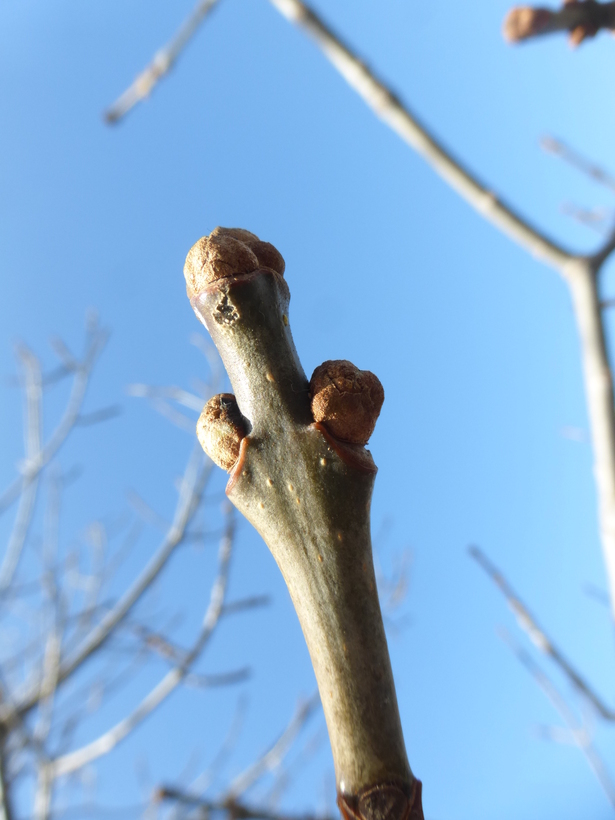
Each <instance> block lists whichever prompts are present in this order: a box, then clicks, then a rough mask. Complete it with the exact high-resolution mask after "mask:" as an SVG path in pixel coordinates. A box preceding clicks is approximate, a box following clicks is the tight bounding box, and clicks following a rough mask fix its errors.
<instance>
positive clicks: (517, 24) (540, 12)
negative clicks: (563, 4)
mask: <svg viewBox="0 0 615 820" xmlns="http://www.w3.org/2000/svg"><path fill="white" fill-rule="evenodd" d="M552 16H553V12H552V11H549V9H533V8H531V7H530V6H517V7H516V8H514V9H511V10H510V11H509V12H508V14H507V15H506V19H505V20H504V25H503V27H502V33H503V35H504V38H505V39H506V40H508V42H509V43H518V42H519V41H520V40H526V39H527V38H528V37H535V36H536V35H537V34H540V32H541V30H542V29H543V28H544V27H545V26H546V25H547V23H549V22H550V20H551V17H552Z"/></svg>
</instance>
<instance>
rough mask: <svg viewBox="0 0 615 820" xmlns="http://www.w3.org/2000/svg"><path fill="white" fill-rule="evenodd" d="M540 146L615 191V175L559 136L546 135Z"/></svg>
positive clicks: (594, 180)
mask: <svg viewBox="0 0 615 820" xmlns="http://www.w3.org/2000/svg"><path fill="white" fill-rule="evenodd" d="M540 147H541V148H542V149H543V150H545V151H546V152H547V153H548V154H553V155H554V156H556V157H559V158H560V159H562V160H563V161H564V162H567V163H568V165H571V166H572V167H573V168H576V169H577V170H578V171H581V172H582V173H583V174H585V175H586V176H588V177H589V178H590V179H591V180H592V181H593V182H597V183H599V184H600V185H604V186H605V188H608V189H609V190H610V191H612V192H613V193H615V176H612V174H610V173H609V172H608V171H605V170H604V168H601V167H600V166H599V165H596V163H595V162H593V161H592V160H590V159H587V157H584V156H583V154H580V153H579V152H578V151H575V150H574V148H570V147H569V146H568V145H566V143H565V142H563V141H562V140H560V139H558V138H557V137H551V136H544V137H543V138H542V139H541V140H540Z"/></svg>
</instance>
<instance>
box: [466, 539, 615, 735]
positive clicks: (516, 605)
mask: <svg viewBox="0 0 615 820" xmlns="http://www.w3.org/2000/svg"><path fill="white" fill-rule="evenodd" d="M469 552H470V555H471V556H472V558H474V560H475V561H476V563H477V564H478V565H479V566H480V567H482V569H483V570H484V571H485V572H486V573H487V575H488V576H489V577H490V578H491V580H492V581H493V582H494V583H495V584H496V586H497V587H498V589H499V590H500V591H501V592H502V594H503V595H504V597H505V598H506V601H507V602H508V605H509V607H510V608H511V609H512V611H513V612H514V614H515V616H516V618H517V623H518V624H519V626H520V628H521V629H522V630H523V631H524V632H525V633H526V635H527V636H528V637H529V639H530V640H531V641H532V643H533V644H534V646H536V648H537V649H539V650H540V651H541V652H542V653H543V654H544V655H547V656H548V657H549V658H551V660H552V661H553V662H554V663H555V664H556V666H557V667H558V668H559V669H560V670H561V671H562V672H563V673H564V675H565V676H566V678H567V679H568V680H569V681H570V683H571V684H572V685H573V686H574V688H575V689H576V690H577V691H578V692H580V693H581V694H582V695H583V696H584V697H585V698H587V700H588V701H589V702H590V703H591V704H592V705H593V706H594V708H595V709H596V711H597V712H598V713H599V714H600V716H601V717H603V718H604V719H605V720H608V721H612V720H615V711H613V710H612V709H609V707H608V706H606V705H605V704H604V702H603V701H602V699H601V698H600V697H598V695H597V694H596V693H595V692H594V691H593V689H592V688H591V687H590V686H589V684H588V683H587V682H586V681H585V680H584V679H583V678H582V677H581V675H579V673H578V672H577V671H576V670H575V669H574V667H573V666H572V664H571V663H570V662H569V661H568V660H567V659H566V658H565V657H564V656H563V655H562V653H561V652H560V650H559V649H558V648H557V647H556V646H555V645H554V644H553V641H551V639H550V638H549V637H548V636H547V634H546V633H545V631H544V630H543V629H542V628H541V627H540V626H539V625H538V623H537V622H536V619H535V618H534V616H533V615H532V614H531V613H530V612H529V610H528V608H527V607H526V606H525V604H524V603H523V601H521V599H520V598H519V596H518V595H517V594H516V593H515V592H514V590H513V589H512V587H511V586H510V584H509V583H508V581H507V580H506V578H504V576H503V575H502V573H501V572H500V571H499V570H498V569H497V567H496V566H495V565H494V564H493V563H492V562H491V561H490V560H489V558H487V556H486V555H485V554H484V552H482V550H480V549H479V548H478V547H475V546H472V547H470V548H469Z"/></svg>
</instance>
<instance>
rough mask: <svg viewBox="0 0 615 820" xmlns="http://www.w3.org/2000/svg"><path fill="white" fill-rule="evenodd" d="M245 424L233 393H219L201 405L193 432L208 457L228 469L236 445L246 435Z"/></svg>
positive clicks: (233, 456) (235, 457) (231, 464)
mask: <svg viewBox="0 0 615 820" xmlns="http://www.w3.org/2000/svg"><path fill="white" fill-rule="evenodd" d="M246 433H247V430H246V424H245V421H244V418H243V416H242V415H241V412H240V411H239V407H238V406H237V402H236V401H235V396H233V394H232V393H220V394H219V395H217V396H213V397H212V398H211V399H210V400H209V401H208V402H207V404H206V405H205V407H204V408H203V412H202V413H201V415H200V417H199V420H198V422H197V424H196V435H197V438H198V440H199V442H200V444H201V447H202V448H203V450H205V452H206V453H207V455H208V456H209V457H210V459H211V460H212V461H213V462H214V464H217V465H218V467H222V469H223V470H226V472H227V473H230V471H231V470H232V469H233V467H234V466H235V464H236V463H237V459H238V458H239V447H240V445H241V441H242V439H244V438H245V437H246Z"/></svg>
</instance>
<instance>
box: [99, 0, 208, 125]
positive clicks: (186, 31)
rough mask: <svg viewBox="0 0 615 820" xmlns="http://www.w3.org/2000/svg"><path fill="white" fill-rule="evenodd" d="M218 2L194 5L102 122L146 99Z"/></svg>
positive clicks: (118, 116)
mask: <svg viewBox="0 0 615 820" xmlns="http://www.w3.org/2000/svg"><path fill="white" fill-rule="evenodd" d="M217 3H218V0H200V2H199V3H197V5H196V6H195V7H194V9H193V11H192V12H191V14H190V16H189V17H188V18H187V20H185V21H184V22H183V23H182V25H181V27H180V29H179V31H178V32H177V34H176V35H175V37H174V38H173V39H172V40H171V41H170V42H169V43H167V45H166V46H165V47H164V48H162V49H160V51H158V52H157V53H156V54H155V55H154V59H153V60H152V62H151V63H150V64H149V65H148V66H147V67H146V68H145V69H144V70H143V71H142V72H141V73H140V74H139V76H138V77H137V78H136V79H135V81H134V82H133V83H132V85H130V86H129V87H128V88H127V89H126V91H124V92H123V93H122V94H121V95H120V96H119V97H118V98H117V100H116V101H115V102H114V103H113V104H112V105H111V106H110V107H109V108H108V109H107V111H106V112H105V120H106V121H107V122H108V123H109V124H110V125H112V124H114V123H116V122H118V121H119V120H121V119H122V117H125V116H126V114H128V112H129V111H131V110H132V109H133V108H134V107H135V105H137V103H139V102H141V101H142V100H144V99H145V98H146V97H149V95H150V94H151V93H152V91H153V89H154V88H155V86H156V85H157V84H158V83H159V82H160V80H161V79H162V78H163V77H165V76H166V75H167V74H168V73H169V71H170V70H171V69H172V68H173V66H174V65H175V62H176V60H177V58H178V57H179V55H180V54H181V52H182V51H183V50H184V48H185V47H186V46H187V44H188V41H189V40H191V39H192V37H193V36H194V35H195V34H196V32H197V30H198V28H199V26H200V25H201V23H202V22H203V20H204V19H205V17H207V15H208V14H209V13H210V11H212V9H213V8H214V7H215V6H216V5H217Z"/></svg>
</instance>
